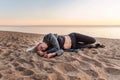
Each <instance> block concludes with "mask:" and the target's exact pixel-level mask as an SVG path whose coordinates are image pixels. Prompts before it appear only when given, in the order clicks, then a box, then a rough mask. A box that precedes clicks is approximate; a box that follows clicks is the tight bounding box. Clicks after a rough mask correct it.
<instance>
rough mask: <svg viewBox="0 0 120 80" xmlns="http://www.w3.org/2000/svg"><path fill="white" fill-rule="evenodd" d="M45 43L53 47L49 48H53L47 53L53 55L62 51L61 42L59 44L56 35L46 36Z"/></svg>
mask: <svg viewBox="0 0 120 80" xmlns="http://www.w3.org/2000/svg"><path fill="white" fill-rule="evenodd" d="M43 42H46V43H48V44H50V45H51V46H49V47H51V48H49V49H48V50H47V51H46V52H47V53H53V52H56V51H57V50H59V49H60V46H59V42H58V40H57V37H56V36H55V35H54V34H52V33H50V34H48V35H46V36H45V37H44V39H43Z"/></svg>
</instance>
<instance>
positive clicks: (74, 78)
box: [69, 76, 81, 80]
mask: <svg viewBox="0 0 120 80" xmlns="http://www.w3.org/2000/svg"><path fill="white" fill-rule="evenodd" d="M69 80H81V79H80V78H78V77H76V76H69Z"/></svg>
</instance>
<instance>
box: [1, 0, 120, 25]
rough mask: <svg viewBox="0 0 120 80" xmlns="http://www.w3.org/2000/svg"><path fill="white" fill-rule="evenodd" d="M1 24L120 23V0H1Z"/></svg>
mask: <svg viewBox="0 0 120 80" xmlns="http://www.w3.org/2000/svg"><path fill="white" fill-rule="evenodd" d="M0 25H120V0H0Z"/></svg>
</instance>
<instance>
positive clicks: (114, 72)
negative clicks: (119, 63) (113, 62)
mask: <svg viewBox="0 0 120 80" xmlns="http://www.w3.org/2000/svg"><path fill="white" fill-rule="evenodd" d="M105 71H106V72H107V73H108V74H112V75H120V69H115V68H110V67H108V68H105Z"/></svg>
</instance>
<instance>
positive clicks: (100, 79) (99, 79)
mask: <svg viewBox="0 0 120 80" xmlns="http://www.w3.org/2000/svg"><path fill="white" fill-rule="evenodd" d="M97 80H105V79H102V78H98V79H97Z"/></svg>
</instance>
